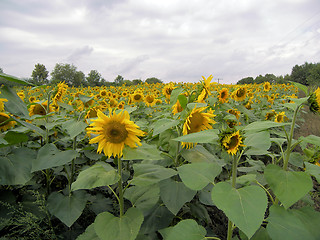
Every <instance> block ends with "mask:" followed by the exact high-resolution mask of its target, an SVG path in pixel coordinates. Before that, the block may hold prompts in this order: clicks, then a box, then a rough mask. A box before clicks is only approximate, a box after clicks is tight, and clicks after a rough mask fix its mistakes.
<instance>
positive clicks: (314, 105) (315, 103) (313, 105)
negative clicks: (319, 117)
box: [308, 87, 320, 113]
mask: <svg viewBox="0 0 320 240" xmlns="http://www.w3.org/2000/svg"><path fill="white" fill-rule="evenodd" d="M308 103H309V108H310V111H311V112H313V113H320V87H318V88H317V90H316V91H314V92H313V93H312V94H311V95H310V97H309V98H308Z"/></svg>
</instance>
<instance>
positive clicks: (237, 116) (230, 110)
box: [227, 108, 241, 120]
mask: <svg viewBox="0 0 320 240" xmlns="http://www.w3.org/2000/svg"><path fill="white" fill-rule="evenodd" d="M227 112H228V113H230V114H232V115H234V116H235V117H236V118H237V120H239V117H240V114H241V112H240V111H238V109H236V108H235V109H229V110H227Z"/></svg>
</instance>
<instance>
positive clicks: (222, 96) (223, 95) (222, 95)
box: [218, 88, 229, 103]
mask: <svg viewBox="0 0 320 240" xmlns="http://www.w3.org/2000/svg"><path fill="white" fill-rule="evenodd" d="M228 98H229V90H228V88H222V89H221V90H220V92H219V95H218V99H219V101H220V102H221V103H226V102H228Z"/></svg>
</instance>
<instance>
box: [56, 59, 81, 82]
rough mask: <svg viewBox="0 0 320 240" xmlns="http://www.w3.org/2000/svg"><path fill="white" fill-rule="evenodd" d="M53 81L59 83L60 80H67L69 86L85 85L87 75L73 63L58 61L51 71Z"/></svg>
mask: <svg viewBox="0 0 320 240" xmlns="http://www.w3.org/2000/svg"><path fill="white" fill-rule="evenodd" d="M51 77H52V78H51V83H52V84H57V83H59V82H63V81H64V82H65V83H66V84H68V85H69V86H80V85H85V84H86V82H85V76H84V74H83V73H82V72H81V71H77V68H76V67H75V66H74V65H73V64H71V65H70V64H68V63H65V64H63V63H57V64H56V66H55V67H54V69H53V71H52V72H51Z"/></svg>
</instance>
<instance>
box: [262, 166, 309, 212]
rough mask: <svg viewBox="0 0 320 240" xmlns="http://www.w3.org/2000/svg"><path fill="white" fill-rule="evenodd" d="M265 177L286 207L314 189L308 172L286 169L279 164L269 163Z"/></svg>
mask: <svg viewBox="0 0 320 240" xmlns="http://www.w3.org/2000/svg"><path fill="white" fill-rule="evenodd" d="M264 176H265V179H266V180H267V182H268V184H269V186H270V188H271V189H272V191H273V192H274V194H275V195H276V196H277V197H278V198H279V200H280V201H281V203H282V204H283V206H284V207H285V208H289V207H291V206H292V205H293V204H294V203H296V202H297V201H298V200H299V199H301V198H302V197H303V196H304V195H306V194H307V193H308V192H309V191H310V190H311V189H312V186H313V184H312V180H311V177H310V175H309V174H308V173H305V172H289V171H284V170H283V169H282V168H280V167H279V166H277V165H274V164H269V165H268V166H267V167H266V169H265V171H264Z"/></svg>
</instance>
